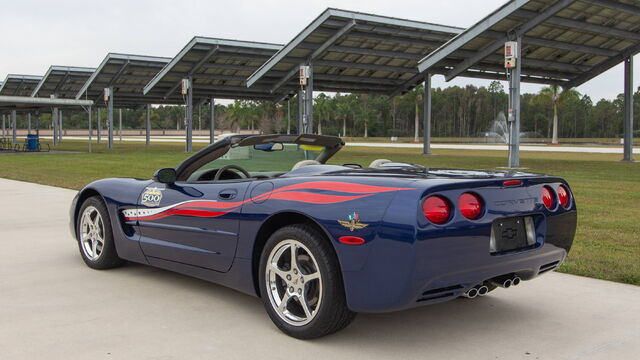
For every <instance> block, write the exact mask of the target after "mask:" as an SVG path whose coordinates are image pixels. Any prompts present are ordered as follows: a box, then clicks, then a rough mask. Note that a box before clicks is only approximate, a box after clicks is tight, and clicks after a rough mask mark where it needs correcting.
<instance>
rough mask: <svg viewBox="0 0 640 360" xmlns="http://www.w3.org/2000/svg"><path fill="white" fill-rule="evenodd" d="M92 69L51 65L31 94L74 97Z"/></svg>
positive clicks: (34, 95)
mask: <svg viewBox="0 0 640 360" xmlns="http://www.w3.org/2000/svg"><path fill="white" fill-rule="evenodd" d="M94 71H95V69H94V68H86V67H77V66H59V65H52V66H51V67H49V70H48V71H47V73H46V74H45V75H44V77H43V78H42V80H40V83H38V85H37V86H36V88H35V89H34V90H33V92H32V93H31V96H33V97H50V96H51V95H56V97H58V98H74V97H75V95H76V94H77V93H78V90H80V88H81V87H82V85H83V84H84V83H85V81H87V79H88V78H89V76H91V74H93V72H94Z"/></svg>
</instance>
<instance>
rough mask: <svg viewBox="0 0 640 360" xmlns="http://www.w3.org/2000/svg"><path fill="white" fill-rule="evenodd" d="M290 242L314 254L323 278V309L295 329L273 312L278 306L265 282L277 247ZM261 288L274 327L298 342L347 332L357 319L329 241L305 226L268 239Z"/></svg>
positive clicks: (262, 266)
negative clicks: (271, 258)
mask: <svg viewBox="0 0 640 360" xmlns="http://www.w3.org/2000/svg"><path fill="white" fill-rule="evenodd" d="M287 240H296V241H298V242H299V243H301V244H303V245H304V246H305V247H306V248H307V249H308V250H309V251H310V252H311V254H312V256H313V258H315V262H316V263H317V271H318V272H319V273H320V276H321V278H320V280H319V281H321V286H322V292H321V294H322V295H321V296H320V298H321V300H320V305H319V306H318V308H317V309H316V312H315V316H314V317H313V318H312V320H311V321H310V322H308V323H306V324H304V325H292V324H290V323H288V322H286V321H285V320H284V319H283V318H281V316H280V315H279V313H278V312H277V310H276V309H275V308H274V306H275V305H272V302H271V299H270V295H269V291H270V289H269V284H267V279H266V275H267V273H266V269H267V264H268V261H269V256H270V254H271V252H272V251H273V249H274V248H275V247H276V246H278V245H279V244H281V243H283V242H285V241H287ZM259 284H260V294H261V297H262V301H263V303H264V307H265V309H266V311H267V314H269V317H270V318H271V320H272V321H273V323H274V324H275V325H276V326H277V327H278V328H279V329H280V330H281V331H282V332H284V333H285V334H287V335H289V336H292V337H295V338H298V339H313V338H318V337H322V336H325V335H329V334H332V333H334V332H336V331H339V330H342V329H344V328H345V327H347V325H349V324H350V323H351V322H352V321H353V319H354V318H355V317H356V313H355V312H352V311H350V310H349V308H348V307H347V302H346V297H345V293H344V285H343V281H342V274H341V271H340V266H339V264H338V260H337V258H336V255H335V253H334V250H333V248H332V247H331V244H330V243H329V241H328V239H326V237H324V236H323V235H322V234H320V233H319V232H318V231H317V230H315V229H314V228H313V227H311V226H308V225H304V224H297V225H290V226H286V227H283V228H280V229H279V230H277V231H276V232H274V233H273V234H272V235H271V237H269V240H267V242H266V244H265V247H264V249H263V251H262V255H261V257H260V271H259ZM308 285H309V284H307V286H308ZM303 287H304V286H303ZM305 289H306V288H305Z"/></svg>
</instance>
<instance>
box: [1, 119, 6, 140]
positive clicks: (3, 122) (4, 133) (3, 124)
mask: <svg viewBox="0 0 640 360" xmlns="http://www.w3.org/2000/svg"><path fill="white" fill-rule="evenodd" d="M6 130H7V119H6V115H5V114H2V138H3V139H4V138H5V136H6Z"/></svg>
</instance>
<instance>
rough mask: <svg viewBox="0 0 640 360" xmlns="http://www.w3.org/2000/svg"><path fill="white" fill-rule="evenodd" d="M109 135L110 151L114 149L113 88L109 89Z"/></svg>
mask: <svg viewBox="0 0 640 360" xmlns="http://www.w3.org/2000/svg"><path fill="white" fill-rule="evenodd" d="M107 134H108V138H109V140H108V145H107V147H108V148H109V149H113V88H112V87H110V88H109V102H108V103H107Z"/></svg>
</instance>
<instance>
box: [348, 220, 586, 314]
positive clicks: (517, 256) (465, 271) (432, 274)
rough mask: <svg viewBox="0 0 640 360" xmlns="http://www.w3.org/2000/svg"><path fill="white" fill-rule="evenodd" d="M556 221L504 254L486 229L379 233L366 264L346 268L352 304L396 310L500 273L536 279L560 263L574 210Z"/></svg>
mask: <svg viewBox="0 0 640 360" xmlns="http://www.w3.org/2000/svg"><path fill="white" fill-rule="evenodd" d="M548 220H551V219H548ZM553 220H554V221H546V227H547V228H546V231H547V236H546V237H545V241H544V242H543V243H541V244H540V245H539V246H538V247H536V248H533V249H528V250H523V251H516V252H511V253H508V254H503V255H491V254H490V253H489V250H488V242H489V237H488V234H486V231H485V230H486V229H481V228H476V229H467V230H468V231H464V230H463V231H460V230H457V231H455V234H454V235H450V236H445V235H444V234H443V236H440V237H431V238H428V239H422V240H416V241H414V242H412V243H408V242H403V241H398V240H394V239H388V238H384V237H381V238H376V239H375V241H372V242H371V243H370V244H367V246H371V248H370V249H369V256H368V258H367V261H366V263H365V265H364V266H363V268H362V269H360V270H359V271H343V278H344V282H345V289H346V295H347V304H348V306H349V308H350V309H351V310H352V311H356V312H387V311H396V310H402V309H407V308H411V307H416V306H421V305H426V304H430V303H436V302H442V301H446V300H451V299H454V298H457V297H459V296H460V295H462V294H463V293H464V292H466V291H467V290H468V289H470V288H472V287H473V286H475V285H478V284H480V283H482V282H484V281H487V280H490V279H492V278H495V277H498V276H503V275H507V274H510V275H517V276H519V277H520V278H522V279H523V280H530V279H533V278H535V277H536V276H538V275H541V274H543V273H545V272H548V271H550V270H553V269H555V268H557V267H558V266H560V264H562V262H563V261H564V259H565V258H566V256H567V253H568V251H569V248H570V246H571V242H572V240H573V233H574V231H575V222H576V213H575V211H570V212H566V213H564V214H562V215H561V216H558V217H557V218H556V219H553ZM560 223H561V224H562V226H557V225H555V224H560ZM418 239H420V234H418Z"/></svg>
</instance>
